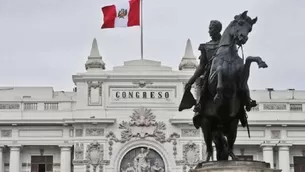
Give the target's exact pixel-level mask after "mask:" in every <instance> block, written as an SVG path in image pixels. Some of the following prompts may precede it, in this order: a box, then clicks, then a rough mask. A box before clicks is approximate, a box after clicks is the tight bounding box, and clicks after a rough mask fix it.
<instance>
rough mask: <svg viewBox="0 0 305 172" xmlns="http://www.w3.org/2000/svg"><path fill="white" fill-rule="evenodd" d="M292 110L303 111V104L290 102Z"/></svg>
mask: <svg viewBox="0 0 305 172" xmlns="http://www.w3.org/2000/svg"><path fill="white" fill-rule="evenodd" d="M290 111H293V112H302V111H303V105H302V104H290Z"/></svg>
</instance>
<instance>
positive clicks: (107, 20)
mask: <svg viewBox="0 0 305 172" xmlns="http://www.w3.org/2000/svg"><path fill="white" fill-rule="evenodd" d="M102 12H103V14H104V23H103V25H102V29H105V28H115V27H131V26H139V25H140V0H129V1H126V2H121V3H118V4H114V5H109V6H104V7H102Z"/></svg>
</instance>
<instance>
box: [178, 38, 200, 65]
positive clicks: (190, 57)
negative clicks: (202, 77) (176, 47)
mask: <svg viewBox="0 0 305 172" xmlns="http://www.w3.org/2000/svg"><path fill="white" fill-rule="evenodd" d="M197 65H198V62H197V60H196V57H195V55H194V51H193V48H192V43H191V40H190V39H188V40H187V42H186V47H185V53H184V56H183V58H182V60H181V62H180V64H179V70H184V69H196V67H197Z"/></svg>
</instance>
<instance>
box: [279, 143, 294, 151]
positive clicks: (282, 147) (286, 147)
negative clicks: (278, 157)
mask: <svg viewBox="0 0 305 172" xmlns="http://www.w3.org/2000/svg"><path fill="white" fill-rule="evenodd" d="M277 146H278V147H279V151H289V148H290V147H291V146H292V144H289V143H280V144H278V145H277Z"/></svg>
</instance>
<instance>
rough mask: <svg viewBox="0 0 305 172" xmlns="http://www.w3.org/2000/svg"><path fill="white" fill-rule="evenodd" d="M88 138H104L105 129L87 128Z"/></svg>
mask: <svg viewBox="0 0 305 172" xmlns="http://www.w3.org/2000/svg"><path fill="white" fill-rule="evenodd" d="M86 136H104V129H103V128H87V129H86Z"/></svg>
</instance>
